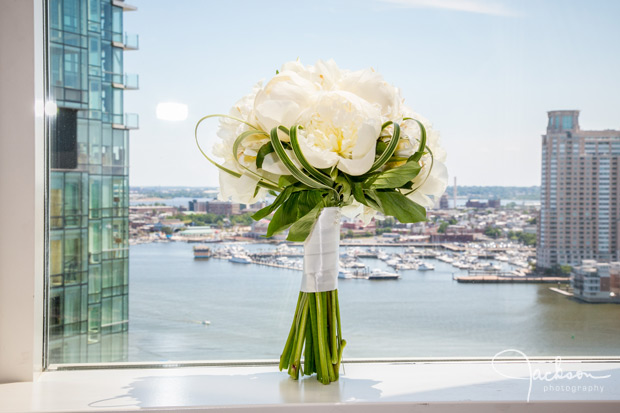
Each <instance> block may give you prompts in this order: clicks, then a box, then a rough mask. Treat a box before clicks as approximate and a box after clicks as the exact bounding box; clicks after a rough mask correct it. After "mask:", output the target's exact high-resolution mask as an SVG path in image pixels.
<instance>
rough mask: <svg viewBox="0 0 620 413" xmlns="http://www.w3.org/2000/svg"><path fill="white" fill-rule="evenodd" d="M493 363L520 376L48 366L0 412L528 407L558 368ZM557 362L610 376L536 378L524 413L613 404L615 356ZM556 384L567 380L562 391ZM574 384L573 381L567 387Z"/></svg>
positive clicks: (449, 367) (458, 365)
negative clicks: (325, 379)
mask: <svg viewBox="0 0 620 413" xmlns="http://www.w3.org/2000/svg"><path fill="white" fill-rule="evenodd" d="M494 366H495V368H496V369H497V370H499V371H500V372H502V373H503V374H504V375H506V376H513V377H521V379H512V378H507V377H503V376H502V375H500V374H499V373H497V372H496V371H495V370H494V368H493V364H492V363H491V362H480V361H476V362H418V363H352V364H346V365H345V366H344V368H345V370H346V373H345V374H342V375H341V377H340V380H339V381H338V382H337V383H334V384H331V385H329V386H324V385H322V384H320V383H318V382H317V380H316V379H315V377H314V376H313V377H306V378H304V379H303V380H300V381H298V382H296V381H293V380H291V379H289V378H288V376H287V375H286V373H284V372H279V371H278V369H277V367H276V366H252V367H243V366H232V367H213V366H211V367H184V368H158V369H155V368H138V369H101V370H78V371H55V372H45V373H42V374H41V375H40V377H39V378H38V380H36V381H35V382H30V383H11V384H2V385H0V400H1V401H2V403H0V412H2V413H4V412H56V411H63V412H65V411H66V412H72V411H80V412H82V411H99V412H105V411H133V410H137V409H157V410H158V411H171V412H173V411H179V410H181V409H191V410H194V411H201V410H208V411H218V410H223V411H224V410H225V411H226V412H232V411H235V410H238V409H239V410H244V411H245V410H246V409H248V408H251V409H252V410H253V411H270V410H272V409H274V408H283V409H285V410H286V411H288V410H291V409H293V410H297V411H299V410H304V409H315V408H318V407H325V408H329V407H332V408H337V410H338V411H360V410H362V411H379V410H381V411H382V412H383V411H401V410H407V411H411V410H412V409H414V408H415V407H416V406H417V407H419V408H425V409H426V410H424V411H433V412H435V411H475V412H481V411H504V410H505V409H507V408H510V407H511V406H512V407H518V406H521V407H526V406H525V405H526V404H527V394H528V387H529V379H528V377H529V374H530V373H529V371H530V370H529V368H531V369H532V371H536V370H539V371H540V372H542V373H543V374H545V373H549V374H548V377H551V376H552V375H553V374H554V372H556V365H555V364H554V363H553V362H550V361H547V362H544V361H532V362H531V365H529V366H528V364H527V363H525V362H496V363H495V364H494ZM561 369H562V371H563V372H564V373H567V372H572V373H576V372H578V371H582V372H586V373H590V374H592V375H595V376H607V375H609V376H610V377H608V378H605V379H593V378H582V379H573V380H568V379H566V378H564V379H557V380H553V381H547V382H544V381H540V380H534V381H533V382H532V390H531V396H530V403H529V406H527V407H528V411H549V412H553V411H557V409H558V408H561V409H562V411H575V412H581V411H585V409H586V408H587V410H588V412H589V413H593V412H595V411H618V410H620V363H614V362H592V361H586V362H575V361H570V362H562V364H561ZM545 386H547V387H545ZM548 386H554V389H553V390H550V389H549V387H548ZM557 386H565V387H566V386H571V387H570V390H568V391H567V390H559V388H557ZM572 386H580V389H578V390H576V391H574V392H573V391H572V389H574V388H573V387H572ZM583 386H585V387H583ZM594 386H598V387H596V388H595V387H594ZM377 403H379V404H377ZM586 406H587V407H586ZM530 409H534V410H530ZM573 409H574V410H573ZM328 410H329V409H328ZM511 411H512V410H511Z"/></svg>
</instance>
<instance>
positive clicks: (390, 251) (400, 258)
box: [193, 242, 566, 283]
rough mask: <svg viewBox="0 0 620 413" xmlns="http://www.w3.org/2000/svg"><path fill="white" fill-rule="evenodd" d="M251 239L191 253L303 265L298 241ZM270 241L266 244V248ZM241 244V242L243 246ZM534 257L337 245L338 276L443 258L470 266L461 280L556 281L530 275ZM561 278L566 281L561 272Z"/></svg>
mask: <svg viewBox="0 0 620 413" xmlns="http://www.w3.org/2000/svg"><path fill="white" fill-rule="evenodd" d="M250 245H253V244H252V243H245V244H244V243H238V242H232V243H231V242H228V243H226V242H225V243H222V244H220V245H219V246H214V245H213V244H200V245H197V246H195V247H194V248H193V250H194V258H196V259H201V258H209V257H213V258H215V259H221V260H228V261H230V262H233V263H237V264H254V265H261V266H267V267H274V268H283V269H290V270H295V271H302V270H303V248H302V247H301V245H296V244H290V243H286V242H282V243H280V244H278V245H272V244H259V245H261V246H262V247H261V248H260V249H256V248H252V251H250V250H248V249H247V248H245V247H247V246H250ZM266 245H269V248H265V246H266ZM244 246H245V247H244ZM532 259H533V252H532V250H531V249H528V248H525V247H523V248H522V249H520V250H519V249H515V248H510V249H509V248H507V247H506V246H504V245H496V244H492V245H480V244H469V245H468V246H467V248H465V249H463V250H455V249H453V248H444V245H443V244H441V245H435V246H434V247H433V248H428V247H425V248H422V247H419V246H411V245H409V246H406V245H400V244H390V245H384V246H383V247H378V246H376V245H373V246H370V247H362V246H360V245H356V246H351V245H347V244H345V245H343V246H341V254H340V272H341V277H340V278H342V279H367V280H374V279H390V280H397V279H399V278H400V276H399V273H400V272H403V271H418V272H433V271H434V270H435V264H433V263H432V262H431V261H441V262H444V263H446V264H449V265H451V266H452V267H454V268H455V270H465V271H468V275H467V276H460V277H457V278H455V280H456V281H458V282H462V283H474V282H479V283H505V282H521V283H523V282H526V283H527V282H532V283H539V282H547V283H552V282H558V279H556V278H554V277H533V276H530V267H531V262H532ZM368 260H371V261H373V262H383V263H384V264H385V265H386V266H387V267H390V268H391V271H390V274H393V275H389V276H386V275H385V274H384V275H378V273H377V274H375V275H373V271H375V270H377V267H376V266H373V265H369V263H368ZM559 280H560V281H559V282H565V281H566V280H565V279H564V278H562V277H560V278H559Z"/></svg>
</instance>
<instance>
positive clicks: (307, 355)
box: [304, 300, 314, 376]
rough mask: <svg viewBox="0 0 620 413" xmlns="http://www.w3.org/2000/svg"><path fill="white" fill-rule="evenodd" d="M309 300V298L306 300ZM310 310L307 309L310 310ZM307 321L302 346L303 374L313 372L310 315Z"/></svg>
mask: <svg viewBox="0 0 620 413" xmlns="http://www.w3.org/2000/svg"><path fill="white" fill-rule="evenodd" d="M308 301H310V300H308ZM310 311H311V310H308V312H310ZM310 318H311V320H310V322H309V323H306V346H305V347H304V375H307V376H309V375H311V374H312V373H314V348H313V345H312V344H313V342H312V316H311V317H310Z"/></svg>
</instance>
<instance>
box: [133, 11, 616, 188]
mask: <svg viewBox="0 0 620 413" xmlns="http://www.w3.org/2000/svg"><path fill="white" fill-rule="evenodd" d="M129 3H131V4H134V5H136V6H137V7H138V11H136V12H128V13H125V30H126V31H127V32H130V33H138V34H139V35H140V50H139V51H135V52H126V53H125V71H126V72H128V73H138V74H139V75H140V90H139V91H127V92H126V93H125V111H126V112H135V113H139V115H140V129H139V130H137V131H132V132H131V137H130V142H131V143H130V154H131V163H130V166H131V175H130V183H131V185H136V186H140V185H178V186H182V185H185V186H217V185H218V180H217V170H216V169H215V168H214V167H212V166H210V165H209V164H208V163H207V161H206V160H204V159H203V158H202V157H201V155H200V154H199V152H198V150H197V149H196V147H195V144H194V140H193V128H194V125H195V123H196V121H197V120H198V119H199V118H200V117H201V116H203V115H206V114H210V113H227V112H228V110H229V108H230V107H231V106H232V105H233V104H234V103H235V102H236V101H237V100H238V99H239V98H240V97H242V96H243V95H245V94H247V93H248V92H249V91H250V90H251V88H252V86H253V85H254V84H255V83H256V82H257V81H258V80H260V79H266V80H267V79H269V78H270V77H272V76H273V75H274V74H275V70H276V69H278V68H279V67H280V66H281V64H282V63H284V62H286V61H289V60H295V59H296V58H298V57H299V58H300V59H301V61H302V63H304V64H314V62H316V60H318V59H325V60H326V59H330V58H333V59H334V60H335V61H336V62H337V63H338V65H339V66H340V67H341V68H346V69H351V70H357V69H363V68H367V67H373V68H374V69H376V70H377V71H379V72H380V73H381V74H382V75H383V76H384V78H385V79H386V81H388V82H389V83H392V84H394V85H395V86H397V87H399V88H400V89H401V92H402V95H403V97H404V98H405V102H406V103H407V104H408V105H409V106H411V107H412V108H413V109H414V110H415V111H417V112H418V113H421V114H423V115H424V116H425V117H427V118H428V119H430V120H431V121H432V122H433V123H434V126H435V128H437V129H438V130H439V131H440V132H441V135H442V142H443V145H444V147H445V148H446V150H447V152H448V163H447V165H448V170H449V172H450V176H451V178H450V182H452V177H454V176H457V177H458V181H459V184H463V185H520V186H526V185H539V184H540V136H541V134H543V133H544V132H545V127H546V123H547V114H546V112H547V111H548V110H555V109H579V110H581V117H580V123H581V127H582V129H620V104H619V103H618V100H619V98H620V93H619V92H620V76H618V73H619V72H620V24H618V17H619V16H620V1H615V0H609V1H601V0H584V1H568V0H548V1H542V0H518V1H517V0H515V1H499V0H498V1H494V0H354V1H353V0H352V1H338V0H331V1H324V0H313V1H293V0H289V1H269V0H266V1H250V0H247V1H240V0H226V1H207V0H177V1H174V2H171V1H169V0H168V1H163V0H131V1H129ZM167 101H175V102H181V103H185V104H187V105H188V106H189V117H188V119H187V121H183V122H171V121H162V120H158V119H157V118H156V116H155V107H156V105H157V103H159V102H167ZM212 126H213V127H215V122H214V123H213V124H212ZM207 139H208V137H207V136H206V135H205V142H207ZM211 141H213V138H212V140H211Z"/></svg>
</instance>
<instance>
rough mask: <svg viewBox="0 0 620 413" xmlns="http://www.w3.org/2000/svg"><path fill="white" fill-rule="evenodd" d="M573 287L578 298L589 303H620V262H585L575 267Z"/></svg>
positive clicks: (572, 278)
mask: <svg viewBox="0 0 620 413" xmlns="http://www.w3.org/2000/svg"><path fill="white" fill-rule="evenodd" d="M571 285H572V287H573V294H574V296H575V297H576V298H579V299H580V300H583V301H587V302H599V303H600V302H620V262H612V263H599V262H596V261H595V260H584V261H583V262H582V265H580V266H578V267H574V268H573V270H572V274H571Z"/></svg>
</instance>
